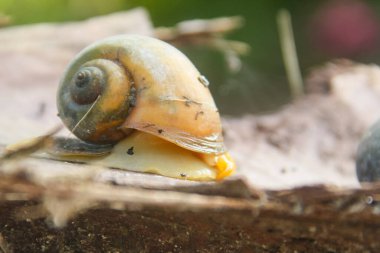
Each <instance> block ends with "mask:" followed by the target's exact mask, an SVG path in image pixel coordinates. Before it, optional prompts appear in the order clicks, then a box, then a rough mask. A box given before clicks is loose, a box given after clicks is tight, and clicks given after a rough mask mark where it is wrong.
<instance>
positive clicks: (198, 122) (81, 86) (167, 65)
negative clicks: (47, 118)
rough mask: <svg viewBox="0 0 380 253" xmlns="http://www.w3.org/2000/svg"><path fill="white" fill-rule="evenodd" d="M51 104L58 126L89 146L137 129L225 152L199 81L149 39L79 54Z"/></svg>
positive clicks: (122, 40) (177, 55)
mask: <svg viewBox="0 0 380 253" xmlns="http://www.w3.org/2000/svg"><path fill="white" fill-rule="evenodd" d="M57 104H58V112H59V117H60V118H61V119H62V121H63V122H64V124H65V125H66V126H67V127H68V128H69V129H70V130H71V131H72V132H73V134H74V135H76V136H77V137H78V138H80V139H82V140H84V141H86V142H89V143H95V144H108V143H116V142H118V141H119V140H121V139H123V138H125V137H126V136H127V135H128V134H130V132H131V131H132V130H139V131H142V132H146V133H149V134H153V135H156V136H158V137H160V138H162V139H164V140H167V141H170V142H172V143H175V144H176V145H178V146H180V147H183V148H185V149H188V150H192V151H195V152H198V153H205V154H222V153H224V152H225V148H224V145H223V137H222V132H221V131H222V129H221V123H220V117H219V113H218V110H217V108H216V106H215V103H214V100H213V98H212V96H211V94H210V91H209V89H208V87H207V80H205V79H204V77H203V76H202V75H201V74H200V73H199V71H198V70H197V69H196V68H195V67H194V65H193V64H192V63H191V62H190V60H189V59H188V58H187V57H186V56H185V55H184V54H182V53H181V52H180V51H179V50H177V49H176V48H174V47H172V46H170V45H169V44H167V43H165V42H162V41H160V40H157V39H154V38H149V37H144V36H138V35H121V36H116V37H111V38H107V39H104V40H101V41H99V42H96V43H94V44H93V45H90V46H89V47H87V48H85V49H84V50H83V51H82V52H81V53H79V55H78V56H77V57H76V58H75V59H74V60H73V61H72V62H71V64H70V65H69V67H68V68H67V70H66V72H65V74H64V78H63V79H62V80H61V83H60V86H59V89H58V99H57Z"/></svg>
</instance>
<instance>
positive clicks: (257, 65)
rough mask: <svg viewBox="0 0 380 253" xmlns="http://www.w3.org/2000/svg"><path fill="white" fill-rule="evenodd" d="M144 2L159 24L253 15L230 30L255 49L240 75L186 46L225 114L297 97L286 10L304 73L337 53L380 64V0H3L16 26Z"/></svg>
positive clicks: (2, 9)
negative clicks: (291, 83)
mask: <svg viewBox="0 0 380 253" xmlns="http://www.w3.org/2000/svg"><path fill="white" fill-rule="evenodd" d="M138 6H143V7H145V8H146V9H147V10H148V12H149V13H150V15H151V19H152V21H153V24H154V25H155V26H173V25H174V24H176V23H177V22H179V21H183V20H189V19H198V18H214V17H221V16H234V15H240V16H242V17H244V18H245V26H244V27H243V28H242V29H240V30H238V31H236V32H234V33H232V34H229V35H228V38H229V39H233V40H240V41H244V42H246V43H248V44H249V45H250V46H251V48H252V49H251V53H250V54H249V55H248V56H246V57H243V58H242V62H243V66H242V68H241V70H240V71H239V72H237V73H231V72H230V71H228V69H227V66H226V62H225V61H224V58H223V55H222V54H221V53H220V52H217V51H213V50H210V49H205V48H201V47H192V48H181V50H184V51H185V53H186V54H188V55H189V57H190V58H191V59H192V61H193V62H194V63H195V64H196V66H197V67H198V68H199V69H200V71H201V72H202V73H204V74H205V75H206V76H207V77H208V79H209V80H210V82H211V84H212V85H211V89H212V92H213V94H214V96H215V99H216V102H217V104H218V107H219V108H220V111H221V112H222V113H224V114H235V115H236V114H239V115H240V114H244V113H252V112H253V113H258V112H265V111H270V110H274V109H276V108H278V107H279V106H281V105H283V104H285V103H287V102H289V101H290V100H291V98H290V91H289V88H288V84H287V79H286V75H285V70H284V65H283V61H282V56H281V50H280V42H279V37H278V30H277V25H276V14H277V12H278V11H279V10H280V9H282V8H285V9H287V10H289V12H290V14H291V16H292V24H293V30H294V34H295V41H296V45H297V52H298V58H299V62H300V65H301V70H302V73H303V75H304V76H306V75H307V73H308V72H309V71H310V68H312V67H314V66H318V65H321V64H323V63H325V62H326V61H328V60H330V59H334V58H341V57H344V58H349V59H352V60H355V61H360V62H365V63H368V62H373V63H380V50H379V49H380V47H379V46H378V45H379V37H380V36H379V34H380V33H379V31H380V29H379V27H380V25H379V13H380V12H379V11H380V1H376V0H373V1H364V0H363V1H360V0H329V1H322V0H309V1H299V0H282V1H281V0H255V1H253V0H239V1H231V0H208V1H205V0H192V1H188V0H187V1H186V0H160V1H158V0H140V1H137V0H107V1H104V0H92V1H85V0H54V1H53V0H0V13H3V14H5V15H8V16H10V17H11V19H12V23H11V25H22V24H30V23H39V22H65V21H73V20H83V19H86V18H88V17H92V16H97V15H104V14H108V13H112V12H116V11H122V10H128V9H131V8H134V7H138ZM0 46H1V41H0Z"/></svg>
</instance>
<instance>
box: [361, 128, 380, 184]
mask: <svg viewBox="0 0 380 253" xmlns="http://www.w3.org/2000/svg"><path fill="white" fill-rule="evenodd" d="M356 175H357V178H358V180H359V181H360V182H374V181H380V121H378V122H376V123H375V124H374V125H373V126H371V127H370V129H369V130H368V131H367V132H366V134H365V135H364V137H363V138H362V140H361V141H360V144H359V146H358V150H357V154H356Z"/></svg>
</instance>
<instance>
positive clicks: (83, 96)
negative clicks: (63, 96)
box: [70, 67, 106, 105]
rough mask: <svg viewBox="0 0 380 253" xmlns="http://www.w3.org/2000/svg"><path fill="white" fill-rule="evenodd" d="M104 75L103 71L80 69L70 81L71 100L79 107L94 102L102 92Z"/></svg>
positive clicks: (87, 68) (90, 68)
mask: <svg viewBox="0 0 380 253" xmlns="http://www.w3.org/2000/svg"><path fill="white" fill-rule="evenodd" d="M104 75H105V74H104V73H103V71H102V70H101V69H99V68H96V67H85V68H83V69H80V70H79V71H78V72H77V73H76V74H75V75H74V77H73V79H72V83H71V87H70V93H71V97H72V99H73V100H74V101H75V102H76V103H78V104H80V105H85V104H91V103H93V102H95V100H96V99H97V98H98V96H99V95H100V94H101V93H102V91H103V87H104V85H105V81H106V80H105V77H104Z"/></svg>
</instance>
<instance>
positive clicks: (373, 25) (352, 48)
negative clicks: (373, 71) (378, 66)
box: [310, 0, 380, 57]
mask: <svg viewBox="0 0 380 253" xmlns="http://www.w3.org/2000/svg"><path fill="white" fill-rule="evenodd" d="M311 28H312V29H311V30H310V32H311V38H312V43H313V45H314V46H315V47H316V48H317V49H319V50H320V51H322V52H323V53H325V54H327V55H329V56H333V57H350V56H356V55H362V54H366V53H370V52H371V51H373V50H375V49H378V48H379V46H378V42H379V38H380V22H379V18H378V16H377V15H376V13H375V12H374V11H373V10H372V9H371V7H370V6H369V5H368V4H367V3H366V2H365V1H359V0H333V1H327V3H326V4H324V5H322V6H321V7H320V8H319V9H318V10H317V11H316V13H315V15H314V16H313V19H312V23H311Z"/></svg>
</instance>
